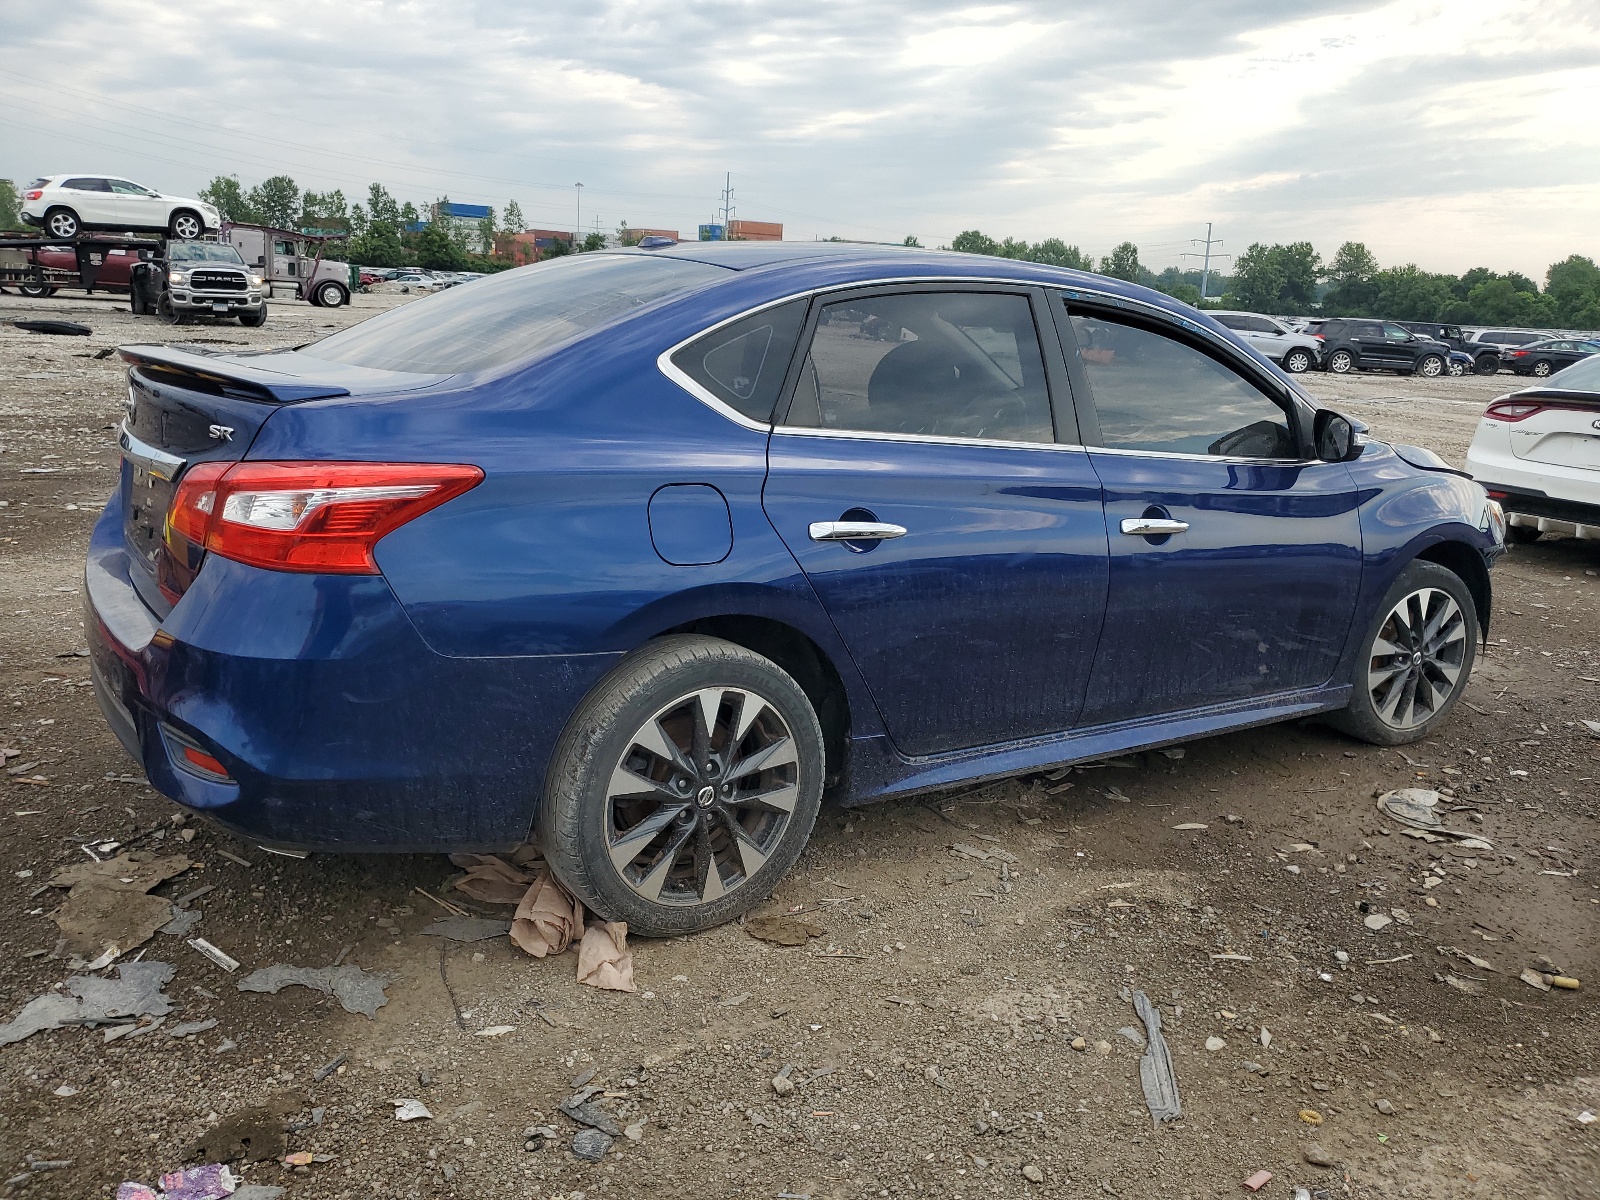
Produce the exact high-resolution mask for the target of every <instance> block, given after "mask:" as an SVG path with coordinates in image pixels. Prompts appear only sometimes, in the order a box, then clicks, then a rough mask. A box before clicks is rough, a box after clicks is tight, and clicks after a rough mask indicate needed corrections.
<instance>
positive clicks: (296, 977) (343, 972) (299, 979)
mask: <svg viewBox="0 0 1600 1200" xmlns="http://www.w3.org/2000/svg"><path fill="white" fill-rule="evenodd" d="M389 982H390V979H389V976H387V975H375V974H369V973H368V972H366V971H364V970H362V969H361V968H360V967H358V966H356V965H355V964H354V963H343V964H341V965H339V966H337V967H291V966H289V965H288V964H286V963H274V964H273V965H272V966H270V967H262V968H261V970H259V971H255V972H252V973H251V974H249V975H246V976H245V977H244V978H243V979H241V980H240V981H239V990H240V991H241V992H272V993H277V992H278V991H281V990H282V989H283V988H286V987H293V986H296V985H298V986H300V987H308V988H310V989H312V990H313V991H317V992H321V993H322V994H323V995H325V996H332V997H333V998H334V999H335V1000H337V1001H338V1002H339V1004H340V1006H341V1007H343V1009H344V1010H345V1012H348V1013H360V1014H361V1015H362V1016H364V1017H366V1018H367V1019H368V1020H370V1021H375V1020H377V1018H378V1010H379V1009H380V1008H382V1007H383V1006H384V1005H385V1004H387V1003H389V997H388V996H386V995H384V990H383V989H384V988H385V987H386V986H388V984H389Z"/></svg>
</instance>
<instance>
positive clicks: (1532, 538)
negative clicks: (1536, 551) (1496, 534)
mask: <svg viewBox="0 0 1600 1200" xmlns="http://www.w3.org/2000/svg"><path fill="white" fill-rule="evenodd" d="M1543 536H1544V530H1542V529H1540V528H1538V527H1537V526H1533V525H1507V526H1506V541H1508V542H1514V543H1516V544H1517V545H1519V546H1530V545H1532V544H1533V543H1534V542H1537V541H1538V540H1539V539H1540V538H1542V537H1543Z"/></svg>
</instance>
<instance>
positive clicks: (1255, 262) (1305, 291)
mask: <svg viewBox="0 0 1600 1200" xmlns="http://www.w3.org/2000/svg"><path fill="white" fill-rule="evenodd" d="M1233 267H1234V270H1233V278H1232V280H1231V281H1230V282H1229V286H1228V293H1227V299H1228V301H1229V303H1231V304H1234V305H1236V306H1237V307H1239V308H1243V309H1248V310H1250V311H1252V312H1264V313H1275V312H1306V311H1308V310H1310V309H1311V308H1313V307H1314V306H1315V305H1316V301H1317V275H1318V273H1319V271H1320V270H1321V268H1322V256H1321V255H1319V254H1318V253H1317V252H1316V250H1315V249H1313V248H1312V245H1311V243H1310V242H1291V243H1290V244H1289V245H1287V246H1283V245H1272V246H1267V245H1264V244H1263V243H1261V242H1253V243H1251V245H1250V247H1249V249H1247V250H1246V251H1245V252H1244V253H1243V254H1241V255H1240V256H1239V258H1238V260H1237V261H1236V262H1235V263H1234V264H1233Z"/></svg>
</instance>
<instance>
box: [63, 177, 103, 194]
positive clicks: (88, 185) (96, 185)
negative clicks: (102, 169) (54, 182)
mask: <svg viewBox="0 0 1600 1200" xmlns="http://www.w3.org/2000/svg"><path fill="white" fill-rule="evenodd" d="M61 186H62V187H64V188H73V189H75V190H76V191H80V192H109V191H110V190H111V185H110V184H109V183H107V182H106V181H105V180H104V179H88V178H78V179H68V180H66V181H65V182H64V183H63V184H62V185H61Z"/></svg>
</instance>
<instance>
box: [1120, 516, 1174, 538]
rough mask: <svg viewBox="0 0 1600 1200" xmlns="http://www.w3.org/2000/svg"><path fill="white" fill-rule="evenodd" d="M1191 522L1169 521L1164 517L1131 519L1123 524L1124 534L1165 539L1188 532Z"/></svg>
mask: <svg viewBox="0 0 1600 1200" xmlns="http://www.w3.org/2000/svg"><path fill="white" fill-rule="evenodd" d="M1188 528H1189V522H1187V521H1169V520H1167V519H1166V518H1164V517H1129V518H1127V519H1126V520H1125V521H1123V522H1122V532H1123V533H1131V534H1133V535H1135V536H1136V537H1163V536H1166V535H1168V534H1173V533H1185V532H1187V531H1188Z"/></svg>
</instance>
